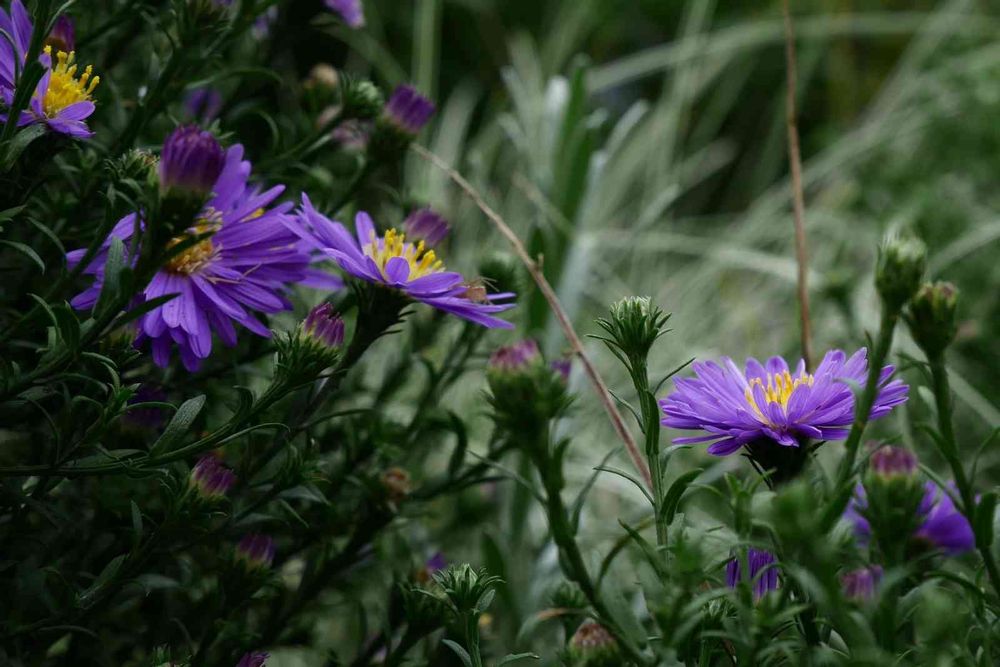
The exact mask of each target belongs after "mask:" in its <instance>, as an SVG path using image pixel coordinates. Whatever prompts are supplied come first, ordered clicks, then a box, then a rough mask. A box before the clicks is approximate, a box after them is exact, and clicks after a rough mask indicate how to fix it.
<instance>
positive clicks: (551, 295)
mask: <svg viewBox="0 0 1000 667" xmlns="http://www.w3.org/2000/svg"><path fill="white" fill-rule="evenodd" d="M412 146H413V150H414V151H416V153H417V154H418V155H419V156H420V157H422V158H423V159H425V160H427V161H428V162H430V163H431V164H433V165H434V166H435V167H437V168H438V169H440V170H441V171H443V172H444V173H445V174H447V175H448V178H450V179H451V180H452V181H454V182H455V184H456V185H458V187H460V188H461V189H462V190H463V191H464V192H465V194H466V195H467V196H468V197H469V199H471V200H472V201H473V203H474V204H475V205H476V206H477V207H478V208H479V210H480V211H482V212H483V214H484V215H485V216H486V217H487V218H489V219H490V221H491V222H492V223H493V224H494V225H495V226H496V228H497V229H498V230H499V231H500V233H501V234H502V235H503V236H504V238H506V239H507V242H508V243H510V245H511V247H513V248H514V253H515V254H516V255H517V257H518V259H520V260H521V262H522V263H523V264H524V266H525V268H527V269H528V273H530V274H531V278H532V280H534V281H535V284H536V285H538V289H540V290H541V291H542V296H544V297H545V300H546V301H547V302H548V304H549V308H551V309H552V312H553V313H554V314H555V316H556V319H557V320H558V321H559V326H560V327H561V328H562V330H563V333H564V334H565V336H566V340H567V341H568V342H569V345H570V348H571V349H572V350H573V354H574V355H576V356H577V357H579V358H580V363H582V364H583V368H584V370H585V371H586V373H587V377H588V378H590V382H591V384H593V385H594V389H595V390H596V391H597V396H598V398H600V400H601V403H602V404H603V405H604V409H605V410H606V411H607V413H608V418H609V419H610V420H611V425H612V426H613V427H614V429H615V432H616V433H617V434H618V437H619V438H621V440H622V442H624V443H625V449H626V450H627V451H628V454H629V457H630V458H631V459H632V463H633V464H634V465H635V467H636V469H637V470H638V471H639V473H640V474H641V475H642V479H643V480H644V481H645V482H646V486H648V487H650V488H652V478H651V477H650V474H649V467H648V466H647V465H646V461H645V459H644V458H643V456H642V453H641V452H640V451H639V447H638V446H637V445H636V443H635V439H634V438H633V437H632V434H631V433H630V432H629V430H628V427H626V426H625V419H624V418H623V417H622V414H621V412H619V411H618V407H617V406H616V405H615V401H614V398H613V397H612V396H611V392H610V391H608V386H607V384H605V383H604V379H603V378H602V377H601V376H600V374H599V373H598V372H597V368H595V367H594V364H593V363H592V362H591V361H590V358H589V357H588V356H587V353H586V352H584V350H583V342H582V341H581V340H580V337H579V336H578V335H577V334H576V331H575V330H574V329H573V325H572V323H571V322H570V321H569V317H568V316H567V315H566V311H565V310H563V307H562V304H560V303H559V298H558V297H557V296H556V293H555V291H554V290H553V289H552V285H550V284H549V281H548V280H547V279H546V278H545V275H544V274H543V273H542V271H541V269H539V266H538V262H536V261H535V260H533V259H532V258H531V257H530V256H529V255H528V251H527V249H525V247H524V244H523V243H521V239H519V238H518V237H517V234H515V233H514V230H512V229H511V228H510V227H509V226H508V225H507V223H506V222H504V220H503V218H502V217H500V214H499V213H497V212H496V211H494V210H493V209H492V208H491V207H490V205H489V204H487V203H486V201H485V200H484V199H483V197H482V195H480V194H479V192H478V191H477V190H476V189H475V188H474V187H472V185H471V184H470V183H469V182H468V181H467V180H465V178H463V177H462V175H461V174H459V173H458V172H457V171H455V170H454V169H452V168H451V167H450V166H448V164H447V163H446V162H445V161H444V160H442V159H441V158H439V157H438V156H437V155H435V154H434V153H432V152H431V151H429V150H427V149H426V148H424V147H423V146H421V145H419V144H413V145H412Z"/></svg>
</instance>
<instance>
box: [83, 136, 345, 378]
mask: <svg viewBox="0 0 1000 667" xmlns="http://www.w3.org/2000/svg"><path fill="white" fill-rule="evenodd" d="M199 164H200V163H199ZM249 176H250V163H249V162H246V161H244V160H243V147H242V146H239V145H236V146H232V147H231V148H229V149H228V150H227V151H226V153H225V160H224V165H223V168H222V171H221V173H220V174H219V175H218V178H217V179H216V182H215V184H214V185H213V186H212V187H211V190H212V192H213V193H214V194H213V195H212V197H211V198H210V199H209V200H208V202H207V203H206V204H205V206H204V207H203V208H202V211H201V213H200V215H199V219H198V221H197V222H196V223H195V225H193V226H192V227H191V228H189V229H187V230H186V231H185V232H184V233H182V234H181V235H179V236H177V237H176V238H174V239H173V240H172V241H171V242H170V245H171V246H177V245H179V244H181V243H182V242H187V245H186V246H185V247H184V249H183V250H182V251H180V252H178V253H176V254H175V255H173V257H171V258H170V259H169V260H168V261H167V263H166V264H165V265H164V266H162V267H161V268H160V270H159V271H157V272H156V274H155V275H154V276H153V278H152V279H151V280H150V282H149V284H148V285H147V286H146V288H145V289H144V290H143V292H142V294H141V296H140V300H141V301H145V300H152V299H156V298H158V297H161V296H166V295H176V296H174V297H173V298H172V299H171V300H170V301H167V302H166V303H164V304H161V305H159V306H157V307H155V308H153V309H152V310H150V311H149V312H148V313H146V314H144V315H143V316H142V317H141V318H139V320H138V327H137V328H138V332H139V334H138V336H137V338H136V342H137V343H138V344H143V343H145V342H149V343H150V345H151V348H152V353H153V360H154V361H155V362H156V363H157V364H158V365H159V366H167V365H168V363H169V361H170V354H171V350H172V349H173V347H174V346H177V348H178V349H179V351H180V357H181V361H182V362H183V363H184V366H185V368H187V369H188V370H191V371H194V370H197V369H198V368H199V367H200V365H201V362H202V361H203V360H204V359H206V358H208V356H209V354H210V353H211V351H212V335H213V333H215V334H217V335H218V336H219V338H220V339H221V340H222V342H223V343H225V344H226V345H229V346H233V345H235V344H236V327H235V326H234V325H236V324H239V325H242V326H243V327H245V328H247V329H249V330H250V331H252V332H253V333H255V334H257V335H259V336H264V337H270V336H271V331H270V330H269V329H268V328H267V327H266V326H264V325H263V324H262V323H261V322H260V321H259V320H258V319H257V318H256V317H255V316H254V315H253V314H252V312H253V311H257V312H262V313H276V312H279V311H281V310H287V309H289V308H291V304H290V303H289V302H288V300H287V299H285V298H284V296H283V293H284V291H285V289H286V288H287V286H288V285H289V284H293V283H301V284H305V285H312V286H325V287H326V286H328V287H333V286H335V285H334V283H332V282H330V280H329V278H327V277H324V275H325V274H321V273H320V272H313V271H311V270H310V269H309V264H310V261H311V258H310V256H309V253H308V252H307V251H305V250H303V249H302V248H301V245H302V242H301V240H300V239H299V237H298V236H297V235H296V234H294V233H293V232H292V231H290V230H289V227H288V226H289V225H291V224H292V221H291V220H288V219H286V218H288V216H287V215H286V213H287V212H288V210H289V208H291V205H290V204H281V205H278V206H276V207H274V208H268V207H269V206H270V205H271V204H272V202H274V200H275V199H277V197H278V196H279V195H280V194H281V192H282V191H283V190H284V187H283V186H276V187H273V188H271V189H269V190H265V191H261V190H260V189H259V188H258V187H256V186H254V185H251V184H249V183H248V180H249ZM143 225H144V223H143V221H142V220H141V219H140V218H139V217H138V216H137V215H136V214H135V213H133V214H130V215H128V216H126V217H124V218H122V219H121V220H120V221H119V222H118V224H117V225H116V226H115V227H114V228H113V229H112V231H111V234H110V236H109V238H108V239H107V240H105V242H104V244H103V245H102V246H101V249H100V252H99V253H98V254H97V256H96V257H95V258H94V261H93V262H91V263H90V265H88V266H87V268H86V269H85V270H84V273H85V274H88V275H92V276H94V278H95V281H94V283H93V285H91V286H90V287H89V288H88V289H86V290H85V291H84V292H82V293H81V294H79V295H77V296H76V298H74V299H73V301H72V305H73V307H74V308H77V309H88V308H91V307H92V306H93V305H94V304H95V303H96V302H97V297H98V296H99V295H100V292H101V288H102V287H103V284H104V267H105V264H106V262H107V258H108V250H109V248H110V245H111V239H112V238H117V239H120V240H122V241H124V242H125V243H126V245H127V244H128V241H129V239H131V238H132V236H133V235H134V234H135V233H136V232H137V230H138V229H142V227H143ZM193 239H197V242H195V243H194V244H193V245H192V244H191V240H193ZM84 253H85V250H83V249H80V250H74V251H72V252H70V253H69V254H68V255H67V260H68V263H69V264H70V266H75V265H76V263H78V262H79V261H80V259H81V258H82V257H83V255H84ZM126 259H128V260H129V261H131V262H133V263H134V261H135V258H126ZM337 284H339V281H338V283H337Z"/></svg>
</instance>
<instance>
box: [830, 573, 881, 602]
mask: <svg viewBox="0 0 1000 667" xmlns="http://www.w3.org/2000/svg"><path fill="white" fill-rule="evenodd" d="M881 581H882V568H881V567H880V566H878V565H869V566H868V567H863V568H861V569H858V570H852V571H850V572H845V573H844V574H842V575H840V584H841V586H842V587H843V590H844V597H846V598H848V599H850V600H854V601H856V602H867V601H869V600H871V599H872V598H874V597H875V590H876V589H877V588H878V585H879V582H881Z"/></svg>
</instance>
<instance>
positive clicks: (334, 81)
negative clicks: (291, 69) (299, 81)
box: [305, 63, 340, 90]
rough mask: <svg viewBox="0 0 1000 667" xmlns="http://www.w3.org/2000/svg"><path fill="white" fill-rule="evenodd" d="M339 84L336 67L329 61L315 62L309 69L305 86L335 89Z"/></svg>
mask: <svg viewBox="0 0 1000 667" xmlns="http://www.w3.org/2000/svg"><path fill="white" fill-rule="evenodd" d="M339 85H340V75H339V74H337V69H336V68H335V67H334V66H333V65H331V64H329V63H317V64H316V65H313V68H312V69H311V70H309V78H308V79H306V83H305V87H306V88H325V89H328V90H335V89H336V88H337V86H339Z"/></svg>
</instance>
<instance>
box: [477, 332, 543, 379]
mask: <svg viewBox="0 0 1000 667" xmlns="http://www.w3.org/2000/svg"><path fill="white" fill-rule="evenodd" d="M541 358H542V355H541V352H539V351H538V343H536V342H535V341H533V340H531V339H530V338H528V339H525V340H522V341H520V342H518V343H514V344H513V345H505V346H504V347H501V348H498V349H497V350H496V351H495V352H494V353H493V354H492V355H490V361H489V371H490V372H492V373H509V372H520V371H523V370H526V369H528V368H529V367H531V366H532V365H533V364H536V363H537V362H539V361H541Z"/></svg>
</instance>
